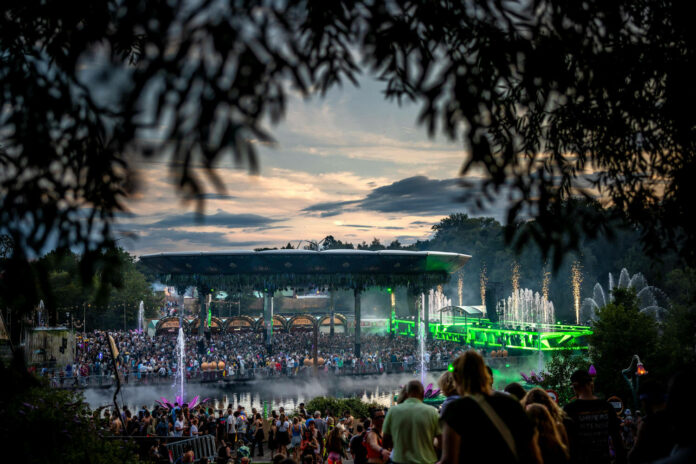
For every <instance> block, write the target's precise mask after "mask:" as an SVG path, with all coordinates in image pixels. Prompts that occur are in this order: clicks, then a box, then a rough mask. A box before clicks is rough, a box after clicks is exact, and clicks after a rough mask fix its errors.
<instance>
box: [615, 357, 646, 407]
mask: <svg viewBox="0 0 696 464" xmlns="http://www.w3.org/2000/svg"><path fill="white" fill-rule="evenodd" d="M634 369H635V370H634ZM647 373H648V371H646V370H645V366H643V363H642V362H640V358H639V357H638V355H637V354H634V355H633V357H632V358H631V365H630V366H628V367H627V368H626V369H624V370H622V371H621V375H622V376H623V378H624V379H625V380H626V383H628V387H629V388H630V389H631V395H633V407H634V408H635V409H637V408H638V387H639V379H640V377H642V376H644V375H646V374H647ZM629 376H631V377H632V379H631V378H629Z"/></svg>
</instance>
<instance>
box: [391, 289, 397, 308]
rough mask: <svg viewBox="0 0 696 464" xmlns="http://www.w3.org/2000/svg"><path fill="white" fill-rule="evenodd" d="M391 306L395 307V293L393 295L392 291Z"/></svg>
mask: <svg viewBox="0 0 696 464" xmlns="http://www.w3.org/2000/svg"><path fill="white" fill-rule="evenodd" d="M391 307H392V309H394V308H395V307H396V295H394V292H392V293H391Z"/></svg>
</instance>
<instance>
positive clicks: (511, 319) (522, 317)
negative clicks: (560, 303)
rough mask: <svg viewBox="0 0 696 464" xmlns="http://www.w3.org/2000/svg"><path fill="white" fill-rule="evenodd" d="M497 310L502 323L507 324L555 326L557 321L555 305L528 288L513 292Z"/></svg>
mask: <svg viewBox="0 0 696 464" xmlns="http://www.w3.org/2000/svg"><path fill="white" fill-rule="evenodd" d="M497 309H498V314H500V321H501V322H502V323H507V324H519V323H522V324H553V323H555V319H556V316H555V310H554V307H553V303H552V302H550V301H548V300H546V299H545V298H544V297H543V296H542V295H540V294H539V293H538V292H533V291H532V290H530V289H528V288H523V289H519V290H517V291H515V292H513V293H512V295H510V296H509V297H508V298H507V300H502V301H500V302H499V303H498V308H497Z"/></svg>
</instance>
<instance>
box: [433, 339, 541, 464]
mask: <svg viewBox="0 0 696 464" xmlns="http://www.w3.org/2000/svg"><path fill="white" fill-rule="evenodd" d="M453 375H454V380H455V382H456V384H457V390H458V392H459V394H460V395H461V396H462V398H459V399H457V400H455V401H452V402H451V403H450V404H449V405H448V406H447V407H446V408H445V409H444V411H443V414H442V417H441V418H440V422H441V425H442V457H441V459H440V462H441V463H442V464H455V463H460V462H486V463H489V464H490V463H515V462H520V463H540V462H541V453H540V451H539V448H538V446H537V445H536V442H535V441H534V428H533V427H532V425H531V423H530V422H529V419H528V418H527V415H526V414H525V412H524V409H522V406H521V405H520V403H519V401H517V400H514V399H512V398H511V397H510V396H509V395H503V394H500V395H494V394H493V389H492V386H491V377H490V374H489V373H488V370H487V369H486V365H485V363H484V361H483V358H482V357H481V355H480V354H479V353H477V352H476V351H473V350H470V351H467V352H466V353H464V354H463V355H460V356H459V357H458V358H457V359H456V360H455V361H454V371H453Z"/></svg>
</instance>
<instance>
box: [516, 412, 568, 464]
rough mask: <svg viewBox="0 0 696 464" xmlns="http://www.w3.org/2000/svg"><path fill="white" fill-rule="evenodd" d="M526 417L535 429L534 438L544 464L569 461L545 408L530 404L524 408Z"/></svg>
mask: <svg viewBox="0 0 696 464" xmlns="http://www.w3.org/2000/svg"><path fill="white" fill-rule="evenodd" d="M526 410H527V417H529V419H530V420H531V421H532V423H533V424H534V426H535V428H536V438H537V443H538V445H539V449H540V450H541V457H542V459H543V461H544V464H565V463H567V462H568V460H569V459H570V455H569V454H568V448H566V445H565V444H564V443H563V440H562V438H561V435H560V433H558V429H557V427H556V422H555V421H554V420H553V417H551V413H549V411H548V409H546V406H542V405H540V404H536V403H532V404H530V405H529V406H527V407H526Z"/></svg>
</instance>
